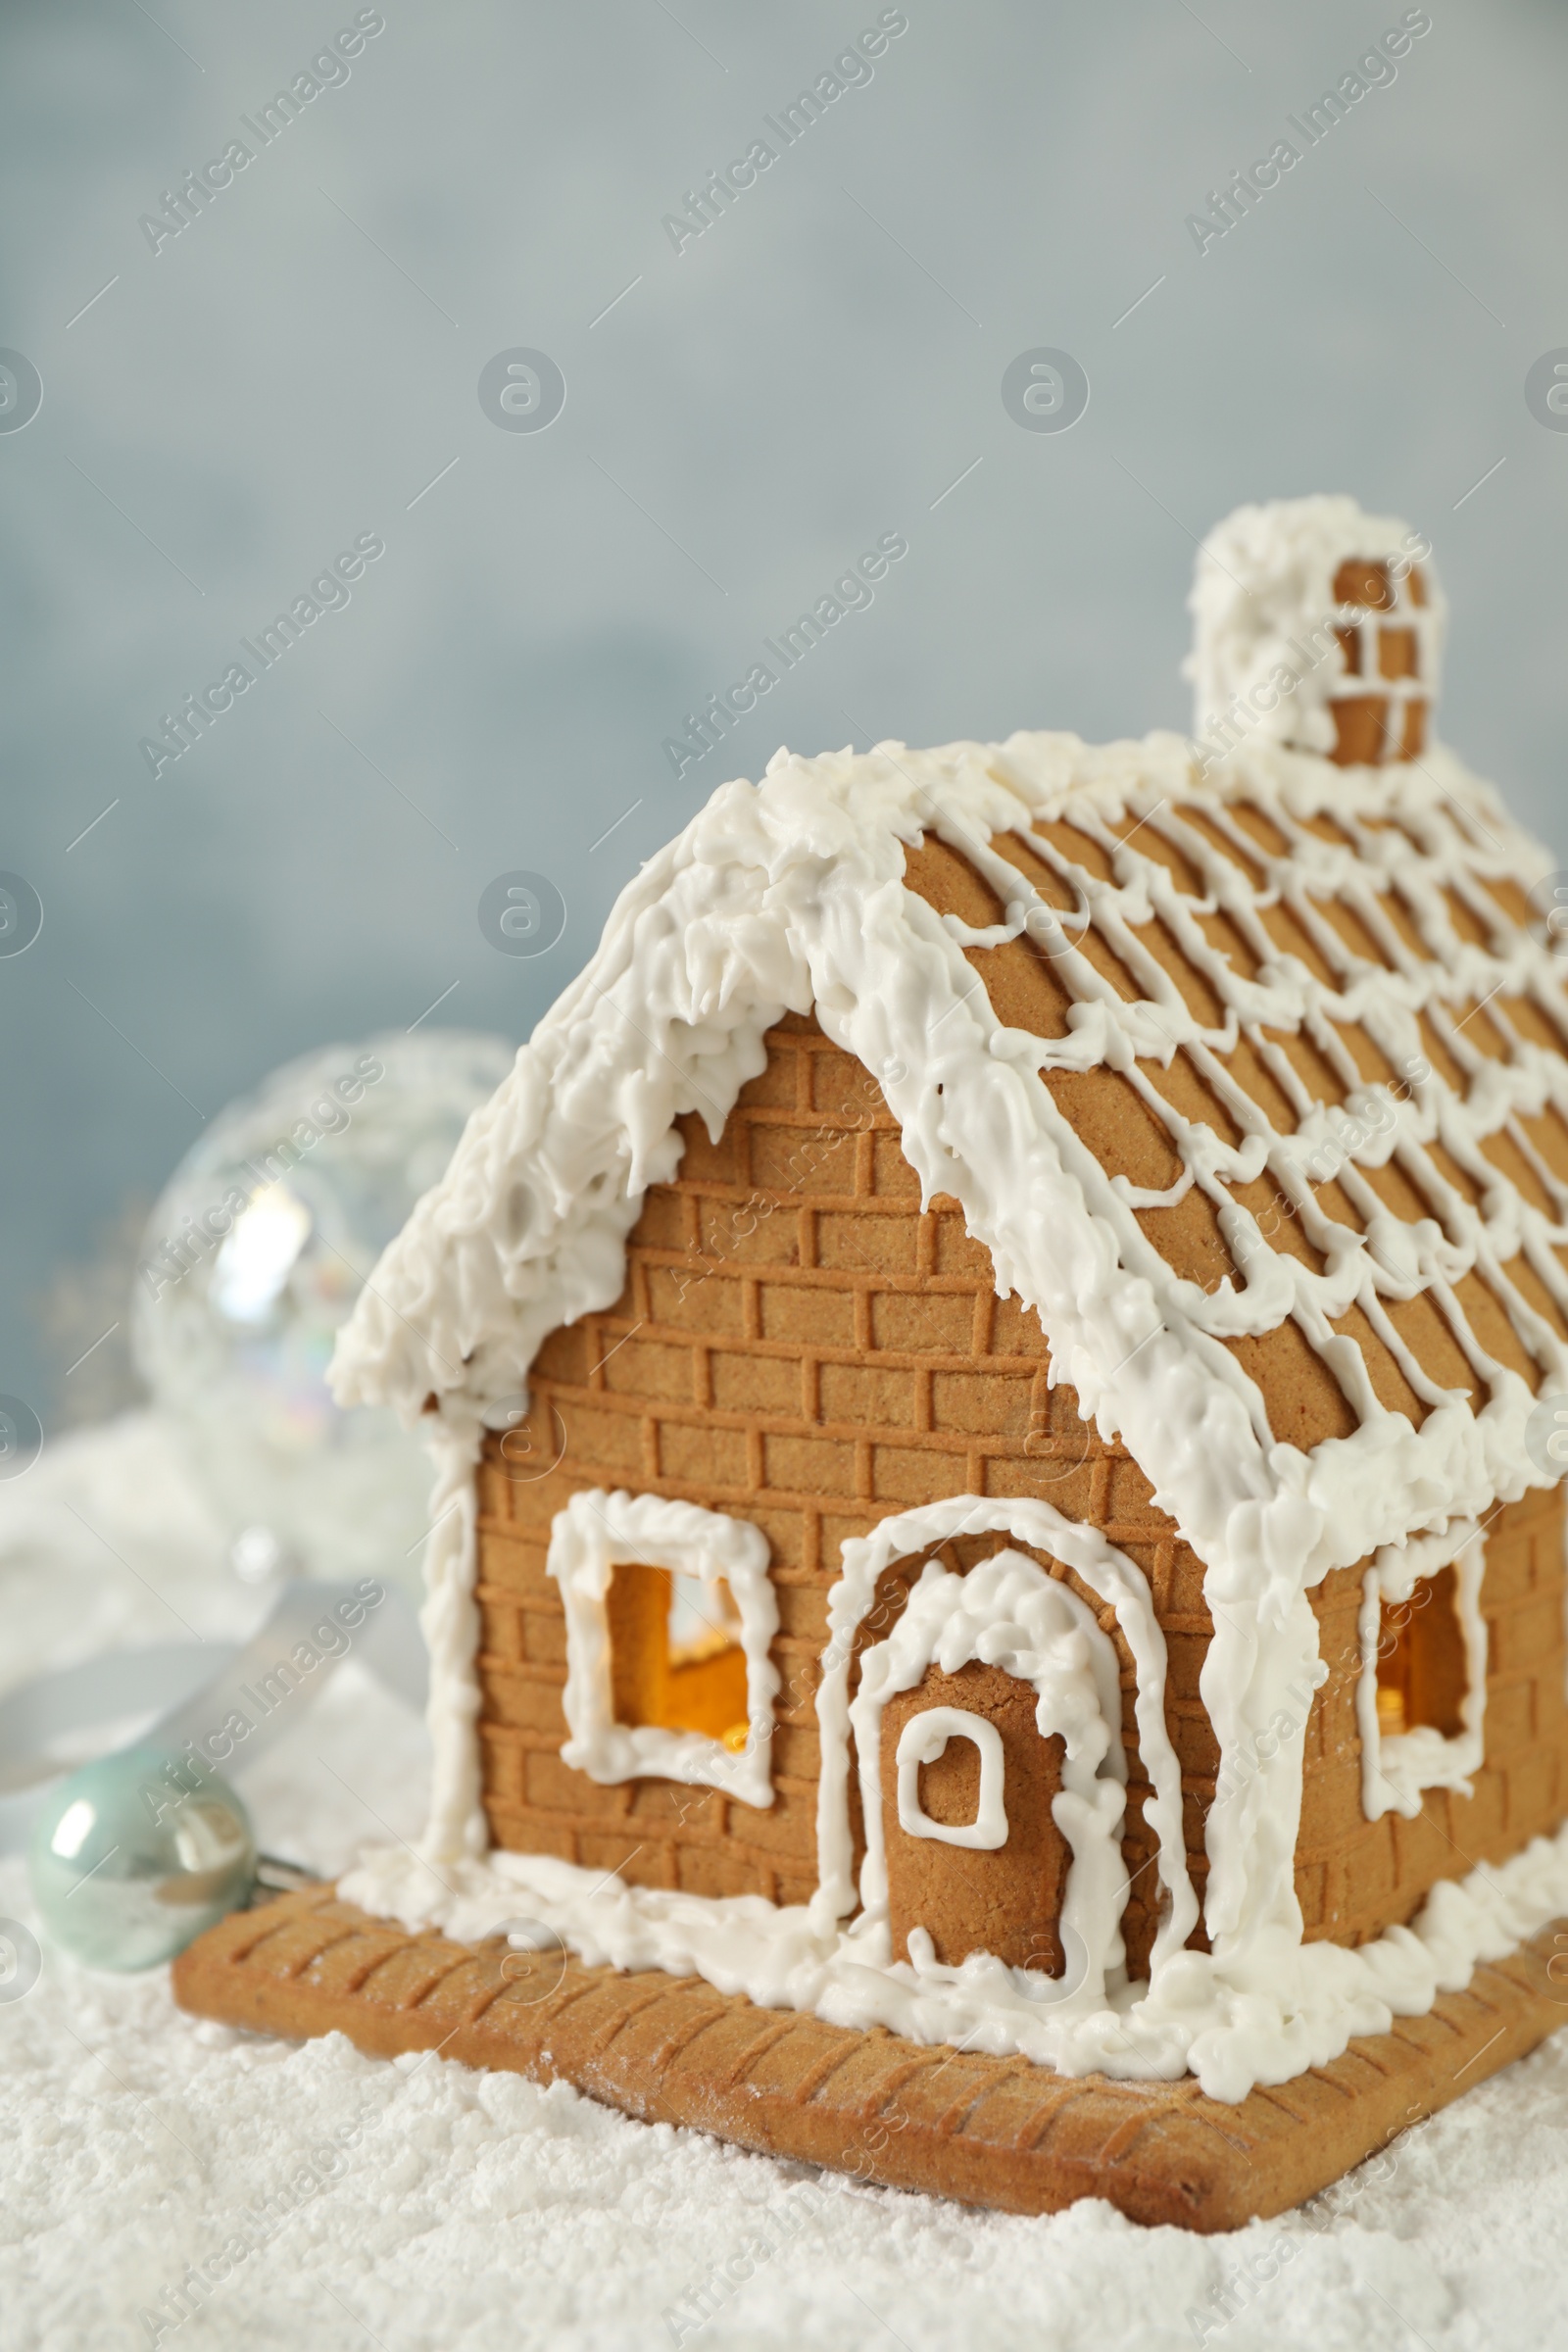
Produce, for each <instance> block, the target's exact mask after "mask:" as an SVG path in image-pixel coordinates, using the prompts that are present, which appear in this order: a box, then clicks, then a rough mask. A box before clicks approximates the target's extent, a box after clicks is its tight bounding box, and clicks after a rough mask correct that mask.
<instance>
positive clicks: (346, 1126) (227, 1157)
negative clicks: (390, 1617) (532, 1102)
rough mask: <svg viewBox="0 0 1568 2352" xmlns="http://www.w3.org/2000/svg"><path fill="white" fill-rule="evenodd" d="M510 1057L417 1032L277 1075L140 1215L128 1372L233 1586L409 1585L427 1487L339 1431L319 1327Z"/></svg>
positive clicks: (404, 1460) (370, 1420)
mask: <svg viewBox="0 0 1568 2352" xmlns="http://www.w3.org/2000/svg"><path fill="white" fill-rule="evenodd" d="M514 1053H515V1049H514V1048H513V1047H511V1046H510V1045H508V1044H507V1043H506V1041H505V1040H504V1039H502V1038H499V1037H487V1036H483V1035H479V1034H476V1033H474V1032H471V1031H465V1030H452V1029H446V1030H441V1029H436V1030H426V1031H424V1032H423V1033H421V1034H417V1035H416V1036H413V1037H410V1036H407V1035H405V1034H404V1033H402V1032H394V1033H393V1034H391V1035H390V1036H383V1037H374V1038H371V1039H370V1040H369V1041H368V1044H366V1045H364V1046H362V1047H358V1048H356V1047H352V1046H338V1047H332V1048H329V1049H328V1050H327V1051H325V1052H323V1053H318V1054H308V1055H306V1056H304V1057H303V1058H302V1059H300V1060H298V1061H292V1062H289V1063H287V1064H286V1065H285V1067H284V1068H282V1069H280V1070H277V1071H275V1072H274V1073H273V1075H272V1076H271V1077H270V1078H269V1079H267V1080H266V1081H265V1083H264V1084H263V1085H262V1086H261V1087H260V1088H258V1089H257V1091H256V1092H255V1093H254V1094H252V1095H248V1096H246V1097H244V1098H243V1099H242V1100H241V1101H239V1102H238V1103H231V1104H230V1105H229V1107H228V1108H227V1109H226V1110H224V1111H223V1112H221V1114H220V1116H219V1117H217V1118H216V1119H214V1120H213V1121H212V1123H211V1125H210V1126H209V1127H208V1129H207V1131H206V1133H205V1134H204V1135H203V1136H202V1138H201V1141H200V1142H199V1143H198V1144H197V1145H196V1146H195V1148H194V1149H193V1150H192V1151H191V1152H189V1153H188V1154H187V1155H186V1157H185V1158H184V1159H183V1160H182V1161H181V1163H180V1165H179V1167H178V1168H177V1169H176V1170H175V1172H174V1175H173V1176H172V1179H171V1181H170V1183H169V1185H168V1186H167V1187H166V1189H165V1192H164V1194H163V1197H162V1199H161V1200H160V1201H159V1202H158V1205H157V1206H156V1208H155V1209H154V1210H153V1214H152V1218H151V1221H150V1223H149V1225H148V1228H147V1235H146V1240H145V1243H144V1246H143V1250H142V1256H141V1262H140V1265H139V1267H138V1270H137V1278H136V1285H135V1291H134V1297H133V1306H132V1337H133V1344H134V1348H135V1355H136V1361H137V1365H138V1368H139V1370H140V1371H141V1374H142V1377H143V1378H144V1379H145V1381H146V1382H147V1385H148V1387H149V1388H150V1389H151V1391H152V1394H153V1397H154V1400H155V1401H156V1403H157V1404H158V1405H160V1406H161V1407H162V1408H163V1409H164V1410H165V1411H166V1412H167V1413H168V1414H169V1415H170V1416H171V1417H172V1420H173V1421H174V1423H175V1424H176V1425H177V1427H178V1428H179V1429H180V1430H181V1431H182V1432H183V1434H184V1437H185V1441H186V1448H187V1451H188V1454H189V1457H190V1462H191V1468H192V1473H193V1475H194V1477H195V1479H196V1481H197V1483H198V1485H199V1486H200V1487H201V1489H202V1490H203V1492H204V1493H205V1494H206V1495H207V1496H208V1499H209V1500H210V1502H211V1503H212V1505H213V1506H214V1508H215V1509H216V1511H217V1512H218V1514H219V1516H220V1518H221V1523H222V1525H223V1528H224V1530H225V1533H226V1536H227V1540H228V1543H229V1545H230V1553H229V1557H230V1564H231V1566H232V1567H233V1569H234V1572H235V1574H236V1575H238V1576H240V1577H241V1578H243V1579H244V1580H245V1581H246V1582H247V1583H253V1584H260V1583H264V1582H267V1581H268V1580H269V1579H270V1578H271V1577H272V1576H274V1575H277V1574H279V1573H281V1572H283V1571H285V1570H290V1571H293V1572H296V1573H297V1572H300V1571H301V1570H304V1571H306V1572H310V1573H315V1574H318V1575H321V1576H327V1577H331V1578H342V1577H348V1576H352V1575H355V1574H356V1573H364V1572H367V1571H374V1572H375V1573H377V1574H379V1575H386V1576H392V1577H402V1578H403V1579H405V1580H406V1581H407V1582H408V1583H409V1584H410V1585H414V1584H416V1583H417V1577H418V1546H419V1538H420V1536H421V1534H422V1533H423V1530H424V1527H425V1504H426V1499H427V1497H428V1495H429V1490H430V1471H429V1465H428V1462H427V1460H426V1457H425V1454H424V1449H423V1447H422V1446H420V1444H419V1442H418V1440H417V1438H414V1437H412V1436H410V1435H409V1433H408V1432H407V1431H406V1430H404V1429H402V1428H401V1427H400V1426H399V1424H398V1422H397V1421H396V1419H395V1417H394V1416H393V1414H392V1413H391V1412H389V1411H387V1410H385V1409H384V1408H382V1407H374V1406H370V1407H366V1406H361V1407H357V1408H356V1409H355V1410H354V1411H352V1412H349V1413H344V1412H341V1411H339V1409H338V1407H337V1406H336V1404H335V1403H334V1402H333V1400H332V1397H331V1393H330V1391H329V1390H328V1388H327V1386H326V1378H325V1375H326V1367H327V1363H328V1361H329V1359H330V1357H331V1353H332V1347H333V1342H334V1341H335V1339H336V1336H337V1332H338V1327H339V1326H340V1324H342V1323H344V1322H345V1321H346V1320H347V1318H348V1315H349V1313H350V1311H351V1309H352V1307H353V1304H354V1301H355V1299H356V1298H357V1297H358V1295H359V1292H360V1290H361V1288H362V1286H363V1284H364V1282H365V1279H366V1277H367V1275H368V1273H369V1272H370V1270H371V1268H372V1266H373V1265H374V1263H375V1261H376V1259H377V1257H379V1255H380V1253H381V1251H382V1250H384V1249H385V1247H386V1245H387V1243H388V1242H390V1241H391V1240H392V1239H393V1237H394V1235H396V1234H397V1233H398V1232H399V1231H400V1230H401V1229H402V1227H403V1225H404V1224H405V1223H406V1221H407V1219H408V1216H409V1212H410V1211H411V1209H412V1208H413V1207H414V1204H415V1202H416V1201H417V1200H418V1198H419V1196H420V1195H421V1194H422V1193H424V1192H426V1191H427V1190H428V1189H429V1187H430V1186H431V1185H432V1184H434V1183H435V1182H436V1181H437V1180H438V1179H439V1178H440V1176H441V1175H442V1174H443V1173H444V1172H445V1169H446V1165H447V1162H448V1160H449V1159H450V1158H451V1156H452V1152H453V1150H454V1148H455V1146H456V1144H457V1141H458V1138H459V1136H460V1135H461V1134H462V1132H463V1129H464V1126H465V1125H466V1121H467V1118H468V1116H469V1113H470V1112H472V1111H473V1110H475V1109H477V1108H478V1107H479V1105H480V1104H481V1103H486V1102H488V1101H489V1099H490V1097H491V1095H492V1094H494V1092H495V1090H496V1088H497V1087H498V1086H499V1085H500V1083H501V1081H502V1079H503V1078H505V1077H506V1075H507V1073H508V1071H509V1070H510V1069H511V1067H512V1064H513V1059H514Z"/></svg>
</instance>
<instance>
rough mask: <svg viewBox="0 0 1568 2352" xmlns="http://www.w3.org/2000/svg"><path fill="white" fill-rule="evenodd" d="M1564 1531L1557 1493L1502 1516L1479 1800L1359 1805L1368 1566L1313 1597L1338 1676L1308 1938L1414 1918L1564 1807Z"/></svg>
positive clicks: (1312, 1773) (1567, 1721)
mask: <svg viewBox="0 0 1568 2352" xmlns="http://www.w3.org/2000/svg"><path fill="white" fill-rule="evenodd" d="M1563 1532H1564V1530H1563V1495H1562V1490H1561V1488H1553V1489H1552V1490H1550V1491H1549V1492H1548V1493H1544V1494H1543V1493H1532V1494H1530V1495H1525V1496H1524V1497H1523V1498H1522V1500H1520V1501H1519V1502H1514V1503H1509V1504H1507V1505H1506V1506H1505V1507H1504V1508H1502V1509H1501V1510H1499V1511H1497V1512H1496V1513H1495V1516H1494V1518H1493V1521H1492V1524H1491V1527H1490V1528H1489V1530H1488V1533H1487V1554H1486V1572H1485V1575H1484V1577H1483V1579H1482V1586H1481V1613H1482V1616H1483V1617H1484V1618H1485V1619H1486V1624H1487V1714H1486V1761H1485V1763H1484V1764H1483V1765H1482V1768H1481V1770H1480V1771H1479V1772H1477V1773H1476V1774H1475V1776H1474V1778H1473V1781H1472V1784H1471V1786H1472V1788H1473V1789H1474V1791H1475V1793H1474V1794H1473V1795H1472V1796H1468V1797H1466V1796H1461V1795H1459V1794H1457V1793H1456V1792H1455V1791H1453V1790H1451V1789H1428V1791H1427V1792H1426V1797H1425V1801H1424V1804H1423V1807H1422V1810H1421V1812H1420V1814H1419V1815H1418V1816H1417V1817H1416V1818H1415V1819H1414V1820H1413V1821H1406V1820H1405V1819H1404V1818H1403V1816H1402V1815H1400V1814H1397V1813H1385V1814H1384V1815H1383V1817H1382V1819H1381V1820H1379V1821H1368V1820H1367V1819H1366V1818H1365V1816H1364V1814H1363V1812H1362V1809H1361V1741H1360V1736H1359V1733H1358V1730H1357V1725H1356V1713H1355V1691H1356V1681H1357V1677H1358V1675H1359V1671H1360V1662H1361V1652H1360V1636H1359V1633H1358V1630H1357V1619H1358V1613H1359V1610H1360V1606H1361V1584H1362V1570H1361V1569H1360V1568H1342V1569H1339V1570H1337V1571H1336V1572H1335V1574H1333V1575H1332V1576H1328V1577H1326V1578H1325V1579H1324V1581H1323V1583H1322V1585H1321V1586H1320V1587H1319V1588H1318V1590H1317V1592H1316V1593H1313V1595H1312V1600H1313V1605H1314V1607H1315V1608H1316V1610H1317V1615H1318V1623H1319V1626H1320V1628H1321V1633H1320V1637H1319V1639H1320V1642H1321V1644H1322V1651H1323V1656H1324V1658H1325V1660H1326V1661H1327V1663H1328V1666H1329V1680H1328V1681H1327V1683H1325V1684H1324V1686H1323V1689H1322V1691H1320V1692H1319V1693H1318V1697H1317V1700H1316V1703H1315V1704H1314V1706H1313V1709H1312V1713H1311V1716H1310V1718H1309V1719H1308V1723H1307V1742H1306V1786H1305V1790H1304V1794H1303V1797H1302V1803H1301V1828H1300V1835H1299V1839H1298V1841H1297V1848H1296V1890H1297V1894H1298V1896H1299V1901H1300V1905H1301V1910H1302V1914H1303V1917H1304V1919H1305V1922H1306V1934H1307V1936H1308V1938H1309V1939H1311V1938H1315V1937H1324V1936H1326V1937H1330V1938H1332V1940H1333V1941H1334V1942H1336V1943H1365V1942H1367V1941H1368V1940H1369V1939H1370V1938H1371V1937H1372V1936H1380V1935H1381V1934H1382V1933H1383V1931H1384V1929H1385V1928H1387V1927H1391V1926H1393V1925H1394V1924H1395V1923H1396V1922H1404V1921H1408V1920H1409V1919H1411V1918H1412V1917H1413V1916H1414V1914H1415V1913H1416V1912H1417V1911H1418V1910H1419V1909H1420V1907H1421V1904H1422V1901H1423V1899H1424V1898H1425V1896H1426V1894H1427V1892H1428V1890H1429V1888H1430V1887H1434V1886H1435V1885H1436V1884H1437V1882H1438V1880H1439V1879H1452V1878H1462V1877H1463V1876H1464V1875H1465V1873H1466V1872H1468V1871H1470V1870H1472V1869H1474V1868H1475V1867H1476V1865H1477V1864H1478V1863H1483V1862H1500V1861H1503V1860H1504V1859H1505V1858H1506V1857H1507V1856H1508V1855H1509V1854H1514V1853H1517V1852H1518V1851H1519V1849H1520V1847H1521V1846H1523V1845H1527V1844H1528V1843H1529V1841H1530V1839H1531V1838H1539V1837H1541V1836H1542V1835H1543V1834H1544V1833H1549V1832H1551V1831H1553V1830H1555V1829H1556V1828H1557V1825H1558V1824H1559V1822H1560V1821H1561V1820H1562V1818H1563V1816H1564V1814H1565V1813H1568V1700H1565V1697H1564V1669H1565V1662H1568V1661H1565V1646H1568V1643H1565V1634H1564V1623H1563V1575H1564V1567H1563Z"/></svg>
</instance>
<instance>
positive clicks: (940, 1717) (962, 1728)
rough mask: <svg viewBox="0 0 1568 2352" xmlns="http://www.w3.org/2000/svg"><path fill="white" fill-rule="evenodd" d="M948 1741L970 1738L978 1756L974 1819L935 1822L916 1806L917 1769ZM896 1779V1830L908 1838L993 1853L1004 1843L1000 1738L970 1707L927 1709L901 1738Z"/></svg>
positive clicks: (938, 1754) (944, 1750)
mask: <svg viewBox="0 0 1568 2352" xmlns="http://www.w3.org/2000/svg"><path fill="white" fill-rule="evenodd" d="M949 1740H971V1741H972V1742H973V1744H974V1746H975V1748H976V1749H977V1750H978V1753H979V1757H980V1790H979V1794H978V1796H977V1797H976V1799H975V1808H974V1819H973V1821H967V1822H952V1821H933V1820H932V1818H931V1816H930V1814H929V1813H927V1812H926V1811H925V1810H924V1809H923V1807H922V1806H921V1803H920V1767H921V1765H922V1764H935V1763H936V1762H937V1760H938V1758H939V1757H941V1756H944V1755H946V1753H947V1748H948V1741H949ZM894 1765H895V1769H896V1770H897V1773H898V1776H899V1800H898V1801H899V1827H900V1829H901V1830H903V1831H904V1832H905V1833H906V1834H907V1836H908V1837H910V1838H933V1839H934V1840H935V1841H936V1843H937V1844H939V1845H962V1846H973V1847H977V1848H979V1849H980V1850H981V1851H983V1852H987V1853H994V1852H995V1851H996V1849H997V1847H998V1846H1002V1845H1005V1844H1006V1842H1007V1803H1006V1796H1005V1789H1004V1782H1005V1757H1004V1755H1003V1752H1002V1734H1001V1733H1000V1732H999V1731H998V1729H997V1727H996V1725H995V1724H994V1723H990V1722H988V1721H987V1719H986V1717H985V1716H984V1715H977V1714H975V1712H974V1710H973V1708H972V1707H927V1709H926V1710H925V1713H924V1714H923V1715H916V1716H914V1717H912V1718H911V1720H910V1721H909V1722H908V1723H907V1724H906V1725H905V1727H904V1729H903V1731H902V1732H901V1733H900V1734H899V1745H898V1752H897V1754H896V1756H895V1758H894Z"/></svg>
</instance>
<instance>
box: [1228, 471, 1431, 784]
mask: <svg viewBox="0 0 1568 2352" xmlns="http://www.w3.org/2000/svg"><path fill="white" fill-rule="evenodd" d="M1430 557H1431V547H1430V545H1429V543H1428V541H1427V540H1426V539H1425V538H1424V537H1423V536H1422V535H1421V533H1419V532H1417V531H1412V530H1411V529H1409V528H1408V526H1407V525H1406V524H1405V523H1403V522H1401V521H1399V520H1398V519H1397V517H1395V516H1391V515H1365V514H1363V513H1362V511H1361V509H1360V508H1359V507H1358V506H1357V505H1356V503H1355V501H1354V499H1351V498H1343V497H1338V498H1299V499H1280V500H1276V501H1274V502H1272V503H1271V504H1269V505H1266V506H1248V507H1239V508H1238V509H1237V510H1236V512H1235V513H1234V514H1233V515H1227V517H1226V518H1225V520H1224V521H1223V522H1221V523H1218V524H1216V525H1215V527H1214V529H1213V530H1211V531H1210V532H1209V534H1208V536H1207V538H1206V539H1205V540H1204V541H1203V543H1202V547H1201V551H1200V554H1199V559H1198V565H1197V570H1196V573H1195V576H1194V582H1193V592H1192V597H1191V600H1190V604H1191V610H1192V613H1193V616H1194V623H1195V630H1194V645H1193V652H1192V655H1191V657H1190V659H1189V662H1188V663H1187V674H1188V675H1189V676H1190V677H1191V678H1192V680H1193V682H1194V686H1195V689H1196V693H1195V705H1196V716H1195V720H1194V732H1195V735H1196V737H1197V739H1198V742H1199V746H1200V755H1201V759H1202V760H1204V762H1205V763H1207V762H1208V761H1211V760H1214V759H1216V758H1219V757H1221V756H1223V755H1224V754H1225V753H1227V752H1230V751H1233V750H1234V749H1236V748H1237V746H1238V745H1239V744H1240V743H1241V742H1243V741H1244V740H1247V739H1255V740H1257V741H1259V742H1265V743H1267V742H1277V743H1287V744H1292V745H1294V746H1296V747H1297V748H1298V749H1300V750H1304V751H1312V752H1319V753H1322V754H1323V755H1324V756H1325V757H1327V758H1329V759H1338V760H1345V761H1365V760H1372V761H1381V760H1398V759H1408V758H1414V757H1419V755H1420V753H1421V752H1422V750H1423V748H1424V742H1425V727H1426V718H1427V713H1428V711H1429V710H1430V708H1431V706H1432V704H1433V703H1434V702H1435V700H1436V696H1437V689H1438V676H1439V667H1440V661H1441V655H1442V648H1443V636H1444V629H1445V624H1446V605H1445V603H1444V600H1443V597H1442V594H1441V591H1440V590H1439V587H1438V584H1437V579H1436V575H1435V574H1434V572H1433V570H1432V567H1431V564H1430Z"/></svg>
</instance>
